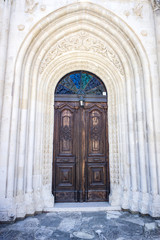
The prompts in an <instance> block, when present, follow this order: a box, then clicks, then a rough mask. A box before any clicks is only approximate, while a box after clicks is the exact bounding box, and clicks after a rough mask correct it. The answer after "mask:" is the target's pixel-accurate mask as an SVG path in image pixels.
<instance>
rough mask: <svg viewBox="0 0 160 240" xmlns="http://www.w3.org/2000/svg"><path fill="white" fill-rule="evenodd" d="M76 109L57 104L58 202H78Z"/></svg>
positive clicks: (71, 106)
mask: <svg viewBox="0 0 160 240" xmlns="http://www.w3.org/2000/svg"><path fill="white" fill-rule="evenodd" d="M75 107H76V106H75V104H74V105H72V104H67V103H55V127H54V174H53V175H54V178H53V193H54V195H55V199H56V201H58V202H74V201H77V190H76V188H77V187H76V148H75V147H74V142H75V137H76V126H75V125H76V122H75V118H76V108H75Z"/></svg>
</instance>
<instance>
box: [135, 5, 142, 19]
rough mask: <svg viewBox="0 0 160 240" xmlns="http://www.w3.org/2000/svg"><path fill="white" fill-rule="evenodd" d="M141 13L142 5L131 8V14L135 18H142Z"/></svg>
mask: <svg viewBox="0 0 160 240" xmlns="http://www.w3.org/2000/svg"><path fill="white" fill-rule="evenodd" d="M142 11H143V5H142V4H138V5H136V6H135V7H134V8H133V13H134V14H135V15H136V16H137V17H141V18H142Z"/></svg>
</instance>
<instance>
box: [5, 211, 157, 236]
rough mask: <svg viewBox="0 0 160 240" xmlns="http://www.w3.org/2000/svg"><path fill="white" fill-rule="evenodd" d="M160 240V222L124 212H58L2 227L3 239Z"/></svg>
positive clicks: (28, 218)
mask: <svg viewBox="0 0 160 240" xmlns="http://www.w3.org/2000/svg"><path fill="white" fill-rule="evenodd" d="M2 239H3V240H32V239H38V240H46V239H47V240H51V239H52V240H62V239H63V240H68V239H72V240H76V239H77V240H78V239H93V240H95V239H100V240H112V239H114V240H142V239H143V240H144V239H156V240H160V220H155V219H153V218H151V217H149V216H143V217H142V216H139V215H138V214H136V215H133V214H130V213H128V212H120V211H109V212H105V211H101V212H54V213H46V214H45V213H44V214H40V215H36V216H34V217H27V218H26V219H24V220H19V221H16V222H15V223H13V224H1V225H0V240H2Z"/></svg>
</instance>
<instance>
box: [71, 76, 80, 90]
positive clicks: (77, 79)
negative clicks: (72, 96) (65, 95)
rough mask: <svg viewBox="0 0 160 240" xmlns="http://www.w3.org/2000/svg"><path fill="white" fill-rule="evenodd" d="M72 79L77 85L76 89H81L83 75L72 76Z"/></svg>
mask: <svg viewBox="0 0 160 240" xmlns="http://www.w3.org/2000/svg"><path fill="white" fill-rule="evenodd" d="M70 79H72V81H73V82H74V84H75V85H76V88H78V89H80V87H81V73H74V74H71V75H70Z"/></svg>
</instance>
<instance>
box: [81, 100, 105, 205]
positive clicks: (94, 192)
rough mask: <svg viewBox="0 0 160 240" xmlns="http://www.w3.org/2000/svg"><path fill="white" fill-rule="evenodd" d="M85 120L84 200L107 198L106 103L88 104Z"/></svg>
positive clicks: (103, 199)
mask: <svg viewBox="0 0 160 240" xmlns="http://www.w3.org/2000/svg"><path fill="white" fill-rule="evenodd" d="M85 115H86V118H85V122H86V145H87V146H89V147H88V148H87V149H86V155H87V159H86V176H87V178H86V187H85V189H86V201H105V200H108V192H109V191H108V190H109V189H107V184H106V181H107V162H108V159H107V157H108V155H107V151H108V144H107V131H106V130H107V129H106V126H107V124H106V121H107V119H106V104H105V103H104V104H95V103H94V104H93V103H92V104H88V106H87V107H86V111H85Z"/></svg>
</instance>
